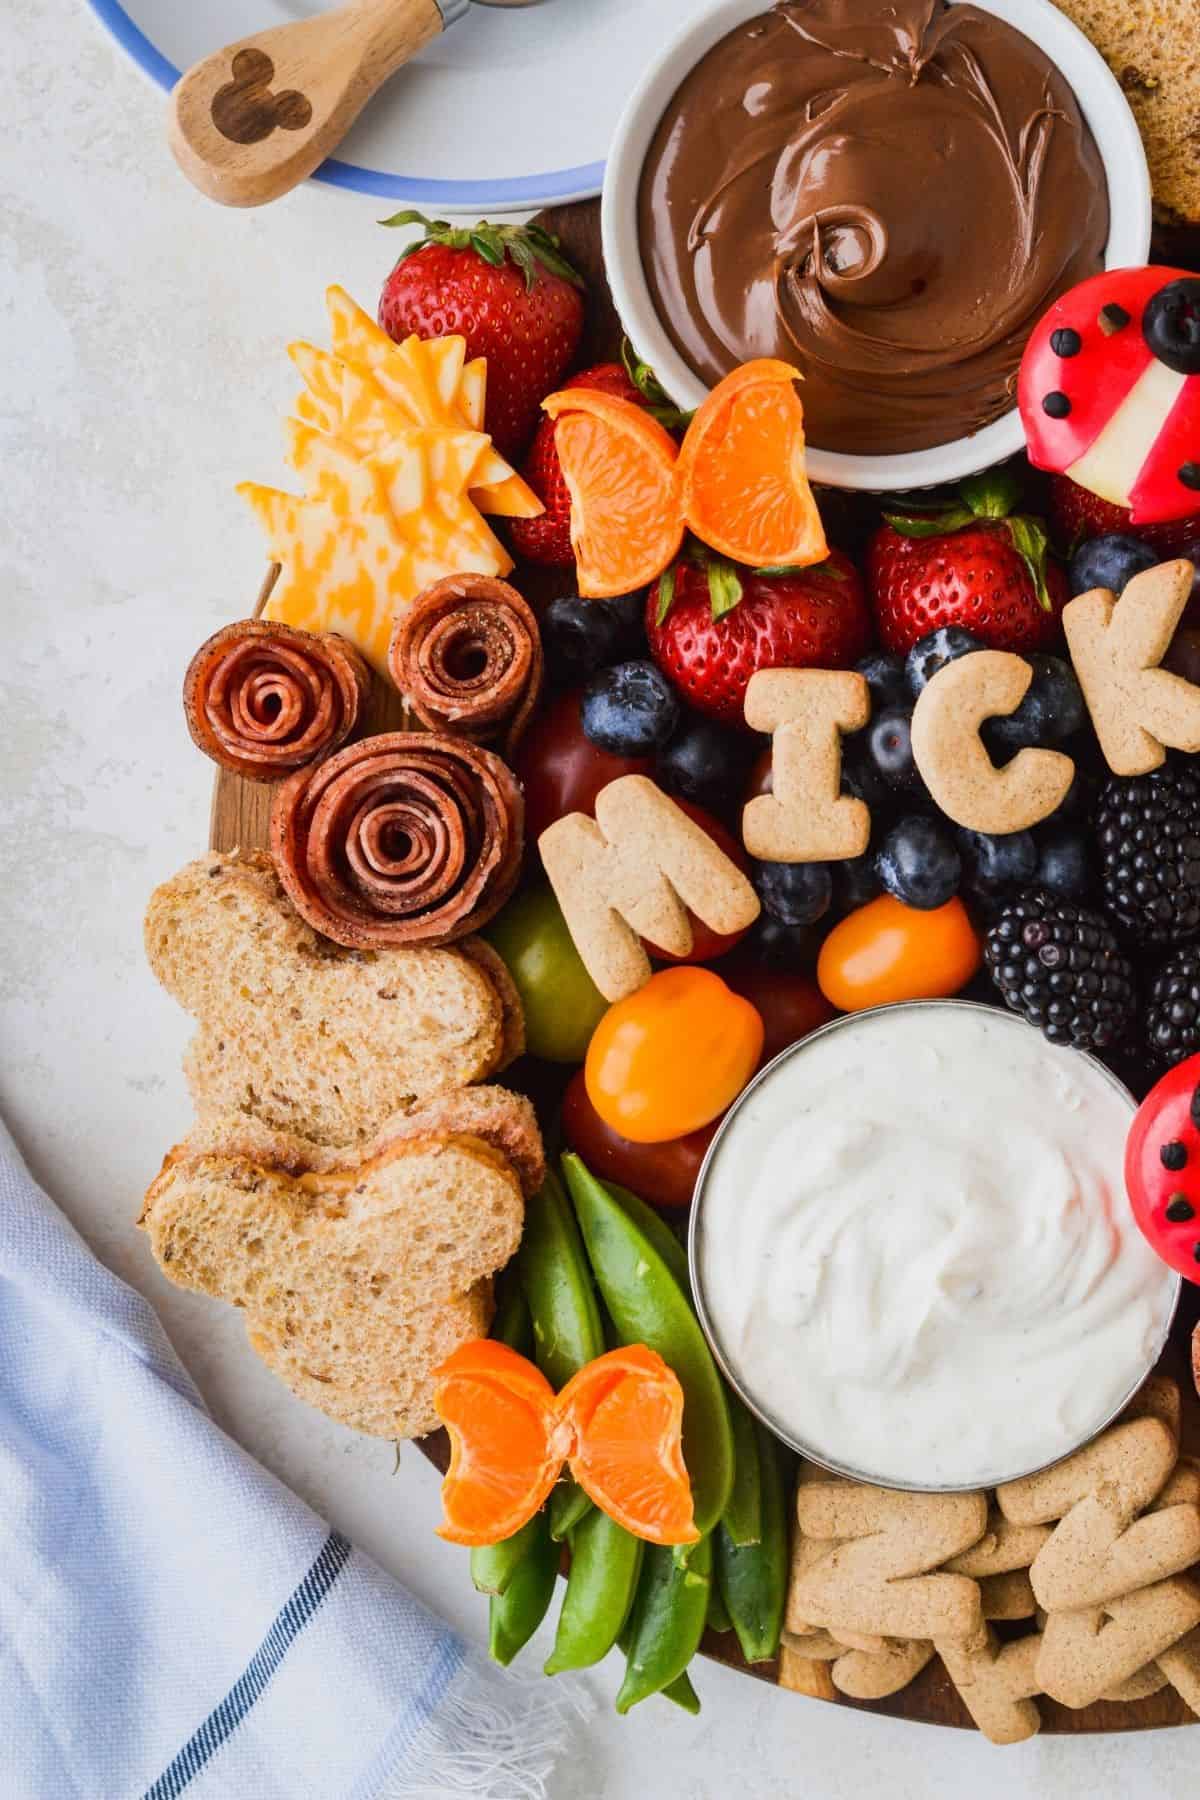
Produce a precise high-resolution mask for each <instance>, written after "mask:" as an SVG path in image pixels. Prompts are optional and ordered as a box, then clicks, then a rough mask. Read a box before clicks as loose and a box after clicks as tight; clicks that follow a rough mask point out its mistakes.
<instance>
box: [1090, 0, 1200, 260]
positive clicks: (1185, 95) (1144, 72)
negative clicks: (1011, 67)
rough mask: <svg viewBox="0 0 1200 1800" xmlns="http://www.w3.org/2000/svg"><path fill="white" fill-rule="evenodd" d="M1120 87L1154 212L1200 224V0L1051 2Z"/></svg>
mask: <svg viewBox="0 0 1200 1800" xmlns="http://www.w3.org/2000/svg"><path fill="white" fill-rule="evenodd" d="M1055 3H1056V5H1057V6H1058V8H1059V10H1060V12H1064V13H1066V15H1067V17H1068V18H1069V19H1071V20H1073V21H1074V23H1075V24H1076V25H1078V26H1079V28H1080V30H1081V31H1082V32H1083V33H1084V34H1085V36H1087V37H1089V38H1090V39H1091V41H1092V43H1093V44H1095V46H1096V48H1097V50H1099V52H1100V54H1101V56H1103V57H1104V59H1105V61H1106V62H1107V63H1108V66H1109V68H1110V69H1111V70H1112V72H1113V74H1114V75H1115V76H1116V78H1117V80H1118V81H1119V82H1120V84H1121V87H1122V88H1123V89H1124V92H1125V97H1126V99H1127V100H1128V101H1129V104H1130V106H1131V107H1132V108H1133V114H1134V117H1135V118H1136V120H1137V122H1138V129H1139V130H1140V131H1141V134H1142V142H1143V143H1144V144H1145V146H1146V159H1147V161H1148V162H1149V164H1150V180H1151V184H1152V186H1153V190H1154V210H1155V212H1156V213H1157V214H1158V216H1159V218H1160V219H1162V220H1163V221H1164V223H1167V224H1181V225H1188V224H1191V225H1194V224H1198V223H1200V6H1198V5H1197V0H1055Z"/></svg>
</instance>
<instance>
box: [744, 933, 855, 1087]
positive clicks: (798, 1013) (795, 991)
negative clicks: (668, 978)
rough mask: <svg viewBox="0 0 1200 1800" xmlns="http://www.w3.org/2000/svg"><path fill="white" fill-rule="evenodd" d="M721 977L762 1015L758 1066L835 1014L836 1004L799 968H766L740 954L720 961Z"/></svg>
mask: <svg viewBox="0 0 1200 1800" xmlns="http://www.w3.org/2000/svg"><path fill="white" fill-rule="evenodd" d="M721 979H722V981H725V982H728V984H729V986H730V987H731V988H732V989H733V991H734V993H735V994H740V995H741V996H742V999H743V1000H748V1001H749V1002H750V1004H751V1006H752V1007H753V1008H754V1010H755V1011H756V1012H757V1013H758V1014H759V1016H760V1017H761V1019H762V1022H763V1047H762V1056H761V1058H760V1059H759V1066H760V1067H763V1066H765V1065H766V1064H767V1063H769V1062H771V1061H773V1060H774V1058H775V1057H777V1056H778V1055H779V1053H780V1051H781V1050H786V1049H787V1048H788V1047H789V1045H791V1044H798V1043H799V1042H800V1039H801V1038H805V1037H807V1036H808V1034H809V1032H810V1031H816V1030H817V1028H818V1026H821V1025H828V1023H829V1021H830V1019H833V1018H836V1017H837V1011H836V1008H834V1007H832V1006H831V1005H830V1004H829V1001H828V1000H827V999H826V998H825V996H824V994H823V993H822V992H821V990H820V988H819V987H818V986H817V984H816V982H815V980H814V979H813V977H812V976H811V975H804V974H801V973H800V972H799V971H793V970H790V969H769V968H767V966H766V964H765V963H762V962H759V961H758V959H757V958H754V959H751V958H750V957H748V956H745V955H742V956H734V957H731V958H730V960H729V961H728V962H727V963H722V965H721Z"/></svg>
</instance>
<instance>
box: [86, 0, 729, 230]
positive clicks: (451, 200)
mask: <svg viewBox="0 0 1200 1800" xmlns="http://www.w3.org/2000/svg"><path fill="white" fill-rule="evenodd" d="M89 4H90V5H91V8H92V10H93V12H94V13H95V14H96V15H97V17H98V18H99V19H100V21H101V23H102V24H103V25H105V26H106V27H107V28H108V30H109V31H110V32H111V33H112V35H113V36H114V37H115V38H116V40H117V42H118V43H119V44H120V45H121V46H122V48H123V49H124V50H126V51H127V52H128V53H129V55H130V56H131V57H132V58H133V60H134V62H136V63H137V64H138V65H139V66H140V67H141V69H142V70H143V71H144V72H145V73H146V74H147V75H149V76H150V77H151V78H152V80H154V81H156V82H157V83H158V84H159V86H160V87H162V88H164V89H167V88H171V87H173V86H174V84H175V82H176V81H177V80H178V79H179V76H180V74H181V73H182V71H183V70H184V69H186V68H188V67H190V65H191V64H192V63H194V62H198V61H199V60H200V59H201V58H202V57H204V56H207V55H209V54H210V53H211V52H212V51H213V50H219V49H220V48H221V46H222V45H223V44H231V43H235V42H236V41H237V40H238V39H239V38H243V37H248V36H249V35H250V34H251V33H253V32H256V31H261V30H265V29H267V28H268V27H270V26H272V25H286V24H289V23H291V22H293V21H294V20H296V19H299V18H304V17H306V16H308V15H310V14H312V13H316V12H321V11H322V10H324V8H323V7H322V5H321V3H320V0H89ZM702 5H703V0H650V4H649V5H647V4H646V0H540V3H539V4H537V5H531V6H526V7H522V8H519V9H513V8H508V7H504V8H498V7H491V6H483V5H472V6H471V7H469V9H468V11H467V14H466V16H465V17H464V18H462V19H460V20H458V21H457V22H456V23H455V24H453V25H452V26H451V28H450V29H449V30H448V31H446V32H445V34H444V35H443V36H442V37H439V38H437V39H435V41H434V42H433V43H432V44H430V45H429V46H428V47H427V48H426V49H425V50H423V51H422V52H421V54H420V55H419V56H418V57H416V58H415V60H414V61H413V62H411V63H410V64H408V65H407V66H406V67H405V68H403V69H401V70H400V71H399V72H398V74H396V75H394V76H393V77H392V80H391V81H390V82H389V83H388V85H387V86H386V87H385V88H384V89H383V90H382V92H381V93H380V94H378V95H377V96H376V98H375V99H374V100H373V101H372V102H371V104H370V105H369V106H368V107H367V108H366V110H365V111H364V112H363V114H362V115H361V117H360V118H359V120H358V121H357V123H356V124H355V125H354V127H353V129H352V130H351V131H350V132H349V134H348V135H347V137H346V139H345V141H344V143H343V144H342V146H341V149H340V151H339V154H338V156H337V157H336V158H331V159H330V160H329V161H328V162H326V163H324V164H322V166H321V168H320V169H319V170H318V171H317V174H316V176H315V179H316V180H317V181H325V182H329V183H331V184H332V185H333V186H335V187H341V188H348V189H350V190H351V191H352V192H355V193H360V194H370V195H373V196H375V198H377V199H380V200H389V201H403V202H405V203H406V204H408V205H410V206H420V207H425V208H433V209H435V210H436V211H438V212H471V213H476V212H479V213H482V212H493V213H495V212H518V211H525V210H528V209H533V208H535V207H540V206H553V205H560V204H563V203H565V202H567V201H570V200H586V199H589V198H591V196H592V195H594V194H598V193H599V192H600V185H601V182H602V180H603V178H604V160H605V157H606V156H607V154H608V146H609V141H610V139H611V137H612V132H613V127H614V125H615V124H616V122H617V118H618V116H619V115H620V112H621V109H622V107H623V106H624V104H625V101H626V98H627V97H628V94H629V91H630V89H631V88H632V87H633V85H634V83H635V81H636V79H637V76H638V74H639V73H640V70H641V68H642V65H643V63H644V61H645V59H646V58H647V57H648V56H650V55H654V54H656V53H657V51H658V50H659V49H660V48H661V47H662V46H663V45H664V44H665V43H667V41H668V40H669V39H670V38H671V37H672V36H673V35H674V34H675V33H676V32H677V31H678V30H679V28H680V26H681V25H683V24H685V23H686V22H687V20H688V19H689V18H691V16H692V15H693V14H694V13H695V12H696V11H697V10H698V9H699V8H700V7H701V6H702Z"/></svg>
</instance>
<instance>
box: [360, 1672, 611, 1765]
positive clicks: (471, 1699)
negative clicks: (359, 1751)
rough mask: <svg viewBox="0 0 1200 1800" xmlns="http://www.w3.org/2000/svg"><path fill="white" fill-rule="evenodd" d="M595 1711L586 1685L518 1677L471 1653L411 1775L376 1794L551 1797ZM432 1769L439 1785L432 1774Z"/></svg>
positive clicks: (424, 1736) (413, 1757) (426, 1730)
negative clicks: (554, 1779) (556, 1776)
mask: <svg viewBox="0 0 1200 1800" xmlns="http://www.w3.org/2000/svg"><path fill="white" fill-rule="evenodd" d="M592 1710H593V1709H592V1702H591V1700H590V1698H589V1696H588V1694H587V1692H586V1690H585V1689H584V1687H583V1686H582V1684H581V1683H580V1682H578V1681H572V1680H570V1679H567V1680H564V1679H563V1677H562V1676H557V1677H556V1678H555V1679H554V1680H553V1681H550V1680H547V1678H546V1677H545V1676H543V1675H540V1674H539V1675H537V1676H536V1677H535V1676H529V1675H520V1674H513V1673H510V1672H509V1671H508V1670H500V1669H496V1668H494V1667H493V1666H492V1665H491V1664H489V1663H485V1662H484V1661H483V1660H482V1658H478V1657H475V1656H473V1655H472V1656H468V1658H467V1659H466V1662H465V1663H464V1665H463V1667H462V1669H461V1670H460V1671H459V1673H458V1675H457V1676H456V1677H455V1679H454V1681H453V1682H452V1683H451V1685H450V1687H449V1688H448V1689H447V1691H446V1693H445V1695H444V1697H443V1699H442V1701H441V1703H440V1705H439V1706H438V1709H437V1711H436V1713H434V1714H433V1715H432V1716H431V1717H430V1719H429V1720H428V1722H427V1723H426V1724H425V1725H424V1726H423V1727H422V1728H421V1731H420V1733H419V1734H418V1738H417V1741H416V1743H414V1744H412V1745H410V1746H409V1749H408V1751H407V1754H406V1755H405V1758H404V1763H405V1768H404V1770H403V1771H400V1770H397V1772H396V1774H395V1776H394V1777H392V1778H389V1777H387V1776H385V1777H384V1779H383V1781H382V1782H381V1784H380V1785H379V1786H378V1788H377V1789H376V1795H377V1797H378V1800H448V1796H450V1795H467V1796H471V1800H549V1795H550V1789H549V1787H548V1785H547V1783H548V1781H549V1778H550V1775H551V1773H552V1771H553V1769H554V1767H555V1765H556V1763H558V1762H559V1761H560V1760H561V1759H562V1758H563V1756H564V1755H565V1754H566V1753H567V1751H568V1749H569V1746H570V1740H571V1738H572V1736H573V1735H574V1733H575V1730H576V1728H577V1727H578V1726H579V1725H580V1724H581V1723H582V1722H583V1720H584V1719H586V1718H587V1716H588V1714H589V1713H590V1712H591V1711H592ZM431 1768H435V1769H436V1770H437V1776H438V1779H437V1785H436V1787H432V1786H430V1784H429V1780H428V1774H427V1773H425V1772H424V1771H428V1770H429V1769H431Z"/></svg>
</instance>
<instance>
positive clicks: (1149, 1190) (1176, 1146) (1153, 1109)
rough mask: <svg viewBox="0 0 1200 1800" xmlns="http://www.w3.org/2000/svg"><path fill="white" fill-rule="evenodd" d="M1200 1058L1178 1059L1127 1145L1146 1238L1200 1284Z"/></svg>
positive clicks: (1146, 1103)
mask: <svg viewBox="0 0 1200 1800" xmlns="http://www.w3.org/2000/svg"><path fill="white" fill-rule="evenodd" d="M1198 1117H1200V1056H1189V1057H1188V1058H1187V1060H1186V1062H1181V1063H1177V1064H1176V1065H1175V1067H1174V1068H1173V1069H1170V1070H1169V1071H1168V1072H1167V1074H1165V1075H1164V1076H1163V1078H1162V1080H1161V1081H1159V1082H1157V1083H1156V1084H1155V1086H1154V1087H1152V1088H1151V1089H1150V1092H1149V1093H1148V1094H1147V1095H1146V1098H1145V1099H1144V1100H1143V1101H1142V1104H1141V1106H1140V1107H1139V1108H1138V1112H1137V1117H1136V1118H1135V1119H1134V1121H1133V1125H1132V1127H1131V1129H1130V1132H1129V1138H1128V1141H1127V1143H1126V1146H1125V1186H1126V1188H1127V1190H1128V1192H1129V1200H1130V1204H1131V1205H1132V1207H1133V1216H1134V1218H1135V1219H1136V1220H1137V1222H1138V1226H1139V1227H1140V1229H1141V1233H1142V1236H1143V1237H1144V1238H1145V1239H1146V1242H1147V1243H1148V1244H1149V1245H1150V1247H1151V1249H1152V1250H1155V1251H1156V1252H1157V1253H1158V1255H1159V1256H1161V1257H1162V1259H1163V1261H1164V1262H1165V1263H1167V1264H1168V1265H1169V1266H1170V1267H1171V1268H1172V1269H1176V1270H1178V1272H1179V1274H1180V1275H1182V1276H1183V1277H1184V1278H1185V1279H1186V1280H1188V1281H1195V1282H1198V1283H1200V1128H1198V1127H1197V1124H1196V1120H1197V1118H1198Z"/></svg>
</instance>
